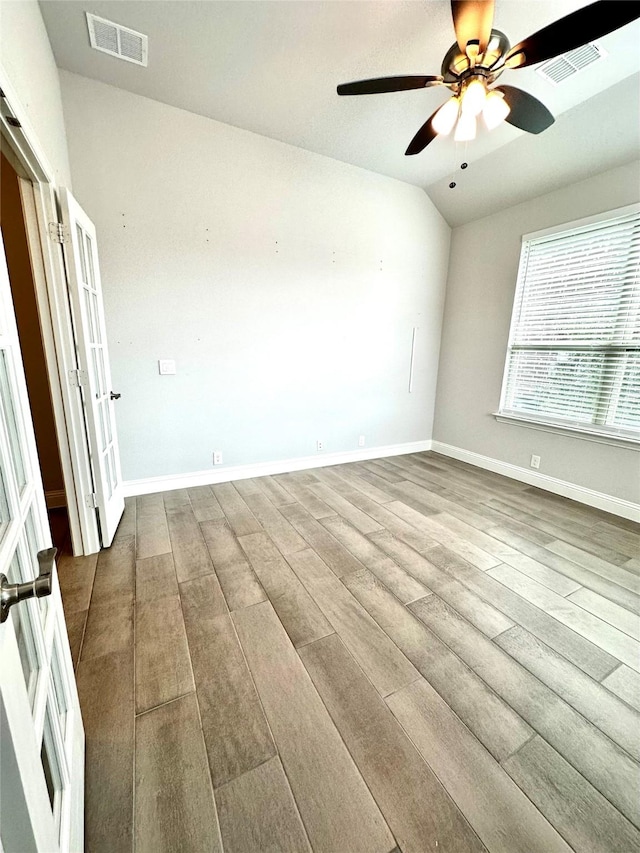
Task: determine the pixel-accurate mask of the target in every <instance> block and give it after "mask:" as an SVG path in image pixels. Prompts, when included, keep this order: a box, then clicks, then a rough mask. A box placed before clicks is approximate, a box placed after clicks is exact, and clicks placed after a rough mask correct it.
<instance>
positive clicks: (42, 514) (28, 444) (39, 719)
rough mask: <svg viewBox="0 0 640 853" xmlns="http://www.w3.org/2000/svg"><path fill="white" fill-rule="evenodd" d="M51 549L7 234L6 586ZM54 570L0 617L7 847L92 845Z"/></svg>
mask: <svg viewBox="0 0 640 853" xmlns="http://www.w3.org/2000/svg"><path fill="white" fill-rule="evenodd" d="M50 546H51V534H50V531H49V524H48V520H47V513H46V507H45V500H44V490H43V487H42V480H41V477H40V468H39V465H38V457H37V453H36V445H35V437H34V434H33V426H32V422H31V413H30V410H29V402H28V398H27V389H26V385H25V379H24V372H23V368H22V358H21V354H20V346H19V342H18V334H17V329H16V324H15V317H14V313H13V304H12V301H11V292H10V289H9V276H8V272H7V265H6V260H5V254H4V245H3V243H2V241H1V240H0V572H1V573H2V574H3V575H5V576H6V581H5V593H6V589H7V588H6V584H7V583H10V584H14V583H25V584H26V583H27V582H28V581H32V580H33V579H34V578H36V577H37V576H38V575H39V568H40V567H39V561H38V557H37V555H38V552H43V551H44V550H45V549H48V548H50ZM51 556H52V555H51V554H50V555H49V557H51ZM49 566H50V568H51V570H52V578H51V581H52V583H51V586H52V590H51V594H50V595H48V596H47V597H44V598H31V599H30V600H25V601H20V602H19V603H17V604H15V605H13V606H12V607H11V609H10V610H9V611H8V613H6V614H5V615H6V616H7V618H6V620H5V621H3V622H0V850H3V851H4V853H14V851H20V853H24V852H25V851H38V853H40V851H43V853H44V852H45V851H46V853H58V851H60V852H61V853H62V851H74V852H75V851H81V850H82V849H83V814H84V732H83V728H82V719H81V716H80V706H79V704H78V694H77V690H76V684H75V679H74V674H73V665H72V663H71V653H70V651H69V643H68V640H67V633H66V628H65V622H64V616H63V612H62V600H61V598H60V587H59V586H58V581H57V576H56V572H55V565H53V563H52V560H51V559H50V560H49ZM5 593H3V596H2V598H3V601H4V594H5ZM0 615H2V608H0Z"/></svg>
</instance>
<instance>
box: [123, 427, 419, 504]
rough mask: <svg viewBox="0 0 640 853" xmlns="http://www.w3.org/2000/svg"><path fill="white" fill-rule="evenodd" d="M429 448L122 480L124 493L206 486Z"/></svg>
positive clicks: (391, 448)
mask: <svg viewBox="0 0 640 853" xmlns="http://www.w3.org/2000/svg"><path fill="white" fill-rule="evenodd" d="M425 450H431V441H430V440H429V441H411V442H407V443H406V444H389V445H387V446H386V447H367V448H363V449H362V450H345V451H343V452H342V453H323V454H321V455H318V456H299V457H298V458H297V459H280V460H278V461H275V462H256V463H255V464H253V465H234V466H230V467H228V468H224V467H222V468H217V469H214V470H211V469H208V470H206V471H193V472H192V473H190V474H169V475H167V476H165V477H146V478H144V479H141V480H125V481H124V482H123V483H122V488H123V494H124V496H125V497H133V496H134V495H149V494H151V493H153V492H168V491H171V490H172V489H190V488H192V487H193V486H210V485H212V484H214V483H227V482H229V480H246V479H248V478H249V477H266V476H268V475H269V474H288V473H289V472H290V471H304V470H306V469H309V468H326V467H327V466H328V465H342V464H343V463H345V462H364V461H366V460H367V459H383V458H384V457H386V456H403V455H404V454H405V453H422V452H424V451H425Z"/></svg>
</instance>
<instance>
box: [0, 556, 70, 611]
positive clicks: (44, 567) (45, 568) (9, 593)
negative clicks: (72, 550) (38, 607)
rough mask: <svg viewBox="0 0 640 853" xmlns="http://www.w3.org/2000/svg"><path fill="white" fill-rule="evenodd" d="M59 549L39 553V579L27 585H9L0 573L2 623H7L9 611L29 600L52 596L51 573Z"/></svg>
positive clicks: (5, 577) (28, 582)
mask: <svg viewBox="0 0 640 853" xmlns="http://www.w3.org/2000/svg"><path fill="white" fill-rule="evenodd" d="M57 553H58V549H57V548H47V549H46V550H44V551H38V566H39V573H38V577H37V578H35V579H34V580H32V581H27V582H26V583H9V580H8V578H7V576H6V575H3V574H2V573H1V572H0V622H4V621H6V619H7V617H8V616H9V609H10V608H11V607H13V605H14V604H17V603H18V602H19V601H25V600H26V599H27V598H44V596H45V595H51V584H52V581H51V573H52V572H53V561H54V560H55V557H56V554H57Z"/></svg>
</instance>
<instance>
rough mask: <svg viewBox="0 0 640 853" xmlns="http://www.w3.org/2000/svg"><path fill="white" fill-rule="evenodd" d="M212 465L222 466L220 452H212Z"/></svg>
mask: <svg viewBox="0 0 640 853" xmlns="http://www.w3.org/2000/svg"><path fill="white" fill-rule="evenodd" d="M213 464H214V465H222V451H221V450H214V451H213Z"/></svg>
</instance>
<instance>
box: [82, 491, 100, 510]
mask: <svg viewBox="0 0 640 853" xmlns="http://www.w3.org/2000/svg"><path fill="white" fill-rule="evenodd" d="M84 502H85V503H86V505H87V506H88V507H89V509H96V507H97V506H98V504H97V503H96V493H95V492H91V493H90V494H88V495H85V499H84Z"/></svg>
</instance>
